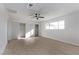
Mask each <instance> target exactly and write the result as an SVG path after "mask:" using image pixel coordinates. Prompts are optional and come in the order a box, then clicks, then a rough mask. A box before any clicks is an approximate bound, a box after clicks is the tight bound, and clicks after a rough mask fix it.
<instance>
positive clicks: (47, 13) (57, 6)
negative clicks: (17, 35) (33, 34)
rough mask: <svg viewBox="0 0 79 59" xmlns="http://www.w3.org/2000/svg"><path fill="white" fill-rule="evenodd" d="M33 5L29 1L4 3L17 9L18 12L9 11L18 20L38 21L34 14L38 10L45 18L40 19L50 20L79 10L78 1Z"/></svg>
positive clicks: (10, 7) (9, 7)
mask: <svg viewBox="0 0 79 59" xmlns="http://www.w3.org/2000/svg"><path fill="white" fill-rule="evenodd" d="M32 4H33V6H32V7H29V6H28V4H27V3H13V4H12V3H9V4H8V3H7V4H4V5H5V6H6V8H7V9H11V10H13V11H16V13H12V12H9V15H10V16H11V17H12V18H14V19H15V20H17V21H20V20H21V21H24V22H28V21H36V19H35V18H33V17H32V15H33V14H34V13H35V12H37V13H40V14H41V16H44V17H45V18H44V19H39V21H43V20H49V19H52V18H56V17H59V16H63V15H66V14H69V13H71V12H74V11H77V10H79V4H78V3H39V4H38V3H32Z"/></svg>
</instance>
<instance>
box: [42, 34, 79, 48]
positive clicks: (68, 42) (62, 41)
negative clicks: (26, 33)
mask: <svg viewBox="0 0 79 59" xmlns="http://www.w3.org/2000/svg"><path fill="white" fill-rule="evenodd" d="M41 36H42V37H46V38H50V39H53V40H56V41H60V42H63V43H68V44H71V45H75V46H78V47H79V44H76V43H73V42H69V41H63V40H58V38H54V37H51V36H47V35H41Z"/></svg>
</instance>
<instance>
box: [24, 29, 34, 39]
mask: <svg viewBox="0 0 79 59" xmlns="http://www.w3.org/2000/svg"><path fill="white" fill-rule="evenodd" d="M33 34H34V29H32V30H31V31H29V32H27V33H26V34H25V38H29V37H31V36H32V35H33Z"/></svg>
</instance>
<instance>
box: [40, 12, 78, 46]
mask: <svg viewBox="0 0 79 59" xmlns="http://www.w3.org/2000/svg"><path fill="white" fill-rule="evenodd" d="M61 20H64V21H65V29H60V30H55V29H54V30H50V29H49V30H46V29H45V24H46V23H50V22H55V21H61ZM41 36H44V37H48V38H52V39H55V40H58V41H62V42H67V43H71V44H75V45H78V46H79V11H76V12H73V13H70V14H68V15H64V16H60V17H57V18H54V19H51V20H48V21H45V22H41Z"/></svg>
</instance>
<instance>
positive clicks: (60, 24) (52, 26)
mask: <svg viewBox="0 0 79 59" xmlns="http://www.w3.org/2000/svg"><path fill="white" fill-rule="evenodd" d="M45 29H47V30H48V29H52V30H53V29H65V22H64V20H61V21H56V22H52V23H46V25H45Z"/></svg>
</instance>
